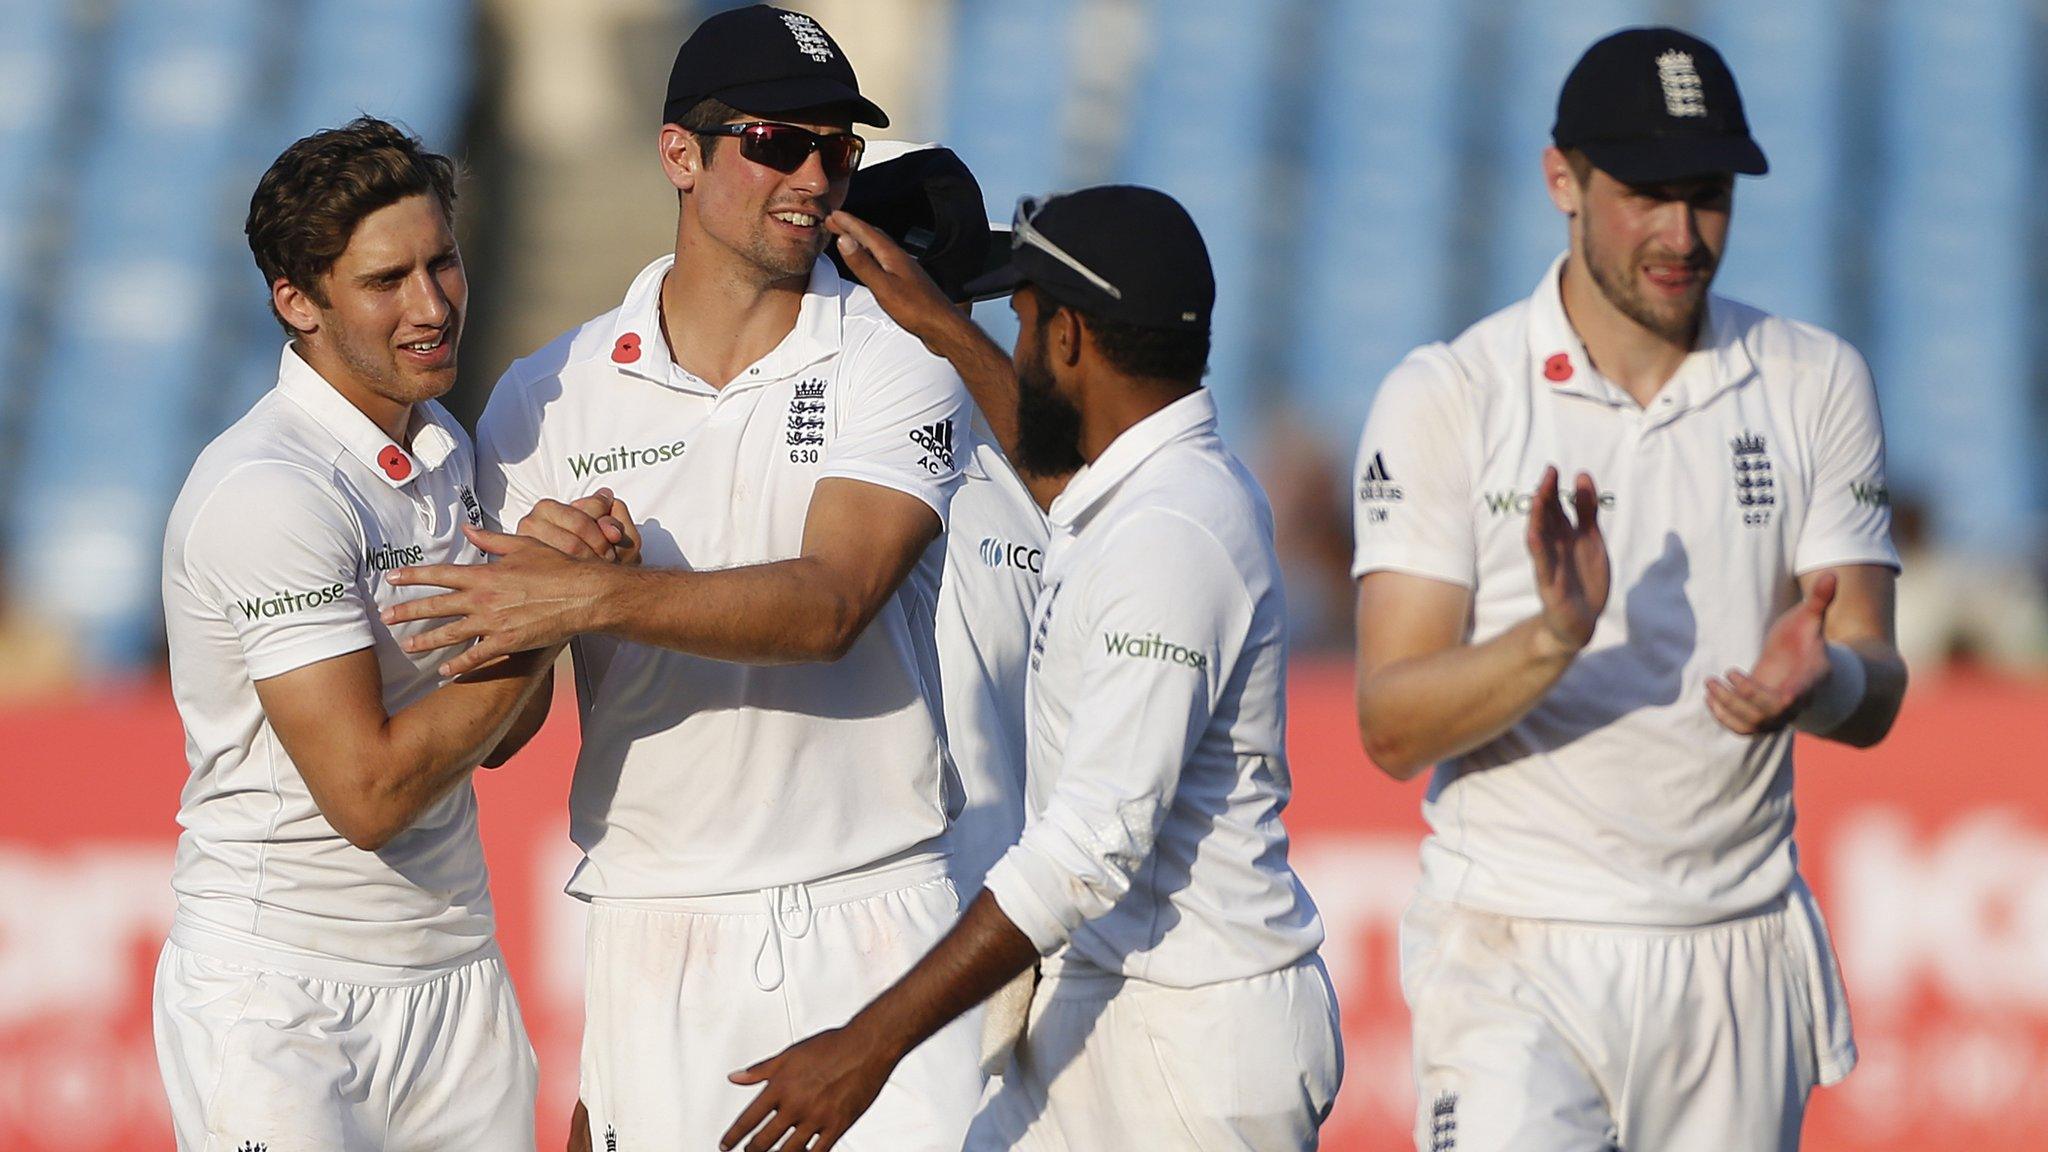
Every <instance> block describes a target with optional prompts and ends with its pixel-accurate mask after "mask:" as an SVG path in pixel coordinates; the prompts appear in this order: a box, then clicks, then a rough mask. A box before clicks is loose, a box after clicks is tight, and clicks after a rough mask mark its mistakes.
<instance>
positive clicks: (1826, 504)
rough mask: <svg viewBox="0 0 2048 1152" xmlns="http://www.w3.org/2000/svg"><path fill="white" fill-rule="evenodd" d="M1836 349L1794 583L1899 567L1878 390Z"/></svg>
mask: <svg viewBox="0 0 2048 1152" xmlns="http://www.w3.org/2000/svg"><path fill="white" fill-rule="evenodd" d="M1840 347H1841V355H1840V357H1839V358H1838V359H1837V361H1836V365H1835V370H1834V371H1833V373H1831V375H1830V378H1829V381H1828V384H1829V387H1828V390H1827V393H1826V396H1825V399H1824V401H1823V405H1822V408H1821V411H1820V413H1819V417H1818V419H1817V420H1816V421H1815V422H1814V432H1813V437H1814V439H1813V445H1812V451H1811V457H1812V459H1813V487H1812V492H1811V494H1810V496H1809V497H1808V503H1807V508H1806V519H1805V522H1804V523H1803V524H1802V525H1801V527H1800V530H1799V541H1798V543H1797V545H1795V547H1794V549H1793V555H1792V562H1793V570H1794V571H1795V572H1796V573H1797V574H1800V575H1804V574H1806V573H1808V572H1815V571H1818V570H1820V569H1822V568H1833V567H1837V566H1840V565H1844V564H1879V565H1883V566H1885V567H1888V568H1892V569H1897V568H1898V567H1899V553H1898V550H1897V549H1896V548H1894V547H1893V546H1892V502H1891V492H1890V490H1889V489H1888V488H1886V486H1885V474H1884V425H1883V423H1882V421H1881V420H1880V418H1879V416H1878V410H1877V389H1876V387H1875V386H1874V385H1873V384H1872V382H1871V378H1870V367H1869V365H1868V364H1866V363H1864V360H1863V357H1862V355H1861V354H1859V353H1858V352H1857V351H1856V350H1855V349H1854V348H1852V347H1850V346H1849V345H1848V344H1846V343H1845V344H1842V345H1841V346H1840Z"/></svg>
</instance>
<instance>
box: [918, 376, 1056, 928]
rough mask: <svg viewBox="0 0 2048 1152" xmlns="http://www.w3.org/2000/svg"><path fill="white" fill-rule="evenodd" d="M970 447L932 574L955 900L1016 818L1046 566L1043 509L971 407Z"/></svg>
mask: <svg viewBox="0 0 2048 1152" xmlns="http://www.w3.org/2000/svg"><path fill="white" fill-rule="evenodd" d="M974 420H975V424H974V454H973V455H971V456H969V457H968V458H967V464H966V471H965V473H964V475H963V477H962V481H961V484H960V490H959V491H957V492H955V493H954V494H953V508H952V512H951V513H950V515H949V517H948V523H947V526H946V568H945V575H944V576H943V577H942V578H941V580H940V583H939V606H938V624H937V627H938V641H939V684H940V687H941V689H942V690H943V692H944V695H945V704H946V708H945V716H946V747H947V748H948V749H949V750H950V751H951V752H952V754H953V764H954V766H955V767H956V768H958V769H959V772H960V784H961V789H962V791H963V792H964V794H965V796H964V799H965V802H966V806H965V807H964V808H963V809H962V810H961V811H960V813H959V814H958V815H957V816H955V817H954V819H953V826H952V830H951V832H950V833H949V834H948V836H947V840H948V842H949V844H950V845H951V847H952V852H953V867H952V876H953V883H954V885H955V886H956V887H957V888H959V890H960V898H961V899H962V901H965V900H968V899H971V898H972V897H973V896H974V894H975V893H976V892H978V891H980V890H981V881H982V877H983V876H985V875H986V874H987V873H988V869H989V865H991V864H994V863H995V862H996V859H997V858H998V857H1000V856H1001V855H1002V854H1003V853H1004V852H1005V851H1007V850H1008V849H1009V847H1010V845H1012V844H1015V843H1016V842H1017V836H1018V833H1019V832H1021V831H1022V830H1023V827H1024V740H1025V736H1024V733H1025V727H1024V676H1025V660H1026V658H1027V657H1028V656H1029V655H1030V648H1031V608H1032V605H1034V604H1035V603H1037V600H1038V588H1039V576H1040V574H1041V573H1042V572H1043V571H1044V569H1045V544H1046V523H1045V513H1044V512H1043V511H1042V510H1040V509H1039V507H1038V504H1037V502H1036V501H1034V500H1033V499H1032V498H1031V490H1030V489H1028V488H1026V487H1025V486H1024V481H1023V480H1022V479H1021V478H1020V477H1019V476H1018V475H1017V473H1016V471H1015V469H1013V468H1012V467H1011V465H1010V461H1009V459H1008V458H1006V457H1005V456H1004V455H1003V453H1002V450H1001V449H999V448H997V447H996V445H995V437H994V435H993V434H991V433H990V432H989V430H988V429H987V427H986V426H985V425H984V424H983V423H982V421H981V416H980V413H979V412H977V413H975V417H974Z"/></svg>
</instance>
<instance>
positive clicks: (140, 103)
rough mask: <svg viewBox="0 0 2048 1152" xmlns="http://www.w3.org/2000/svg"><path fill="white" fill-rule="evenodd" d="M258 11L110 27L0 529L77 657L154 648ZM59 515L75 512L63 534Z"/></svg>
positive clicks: (134, 10) (171, 9)
mask: <svg viewBox="0 0 2048 1152" xmlns="http://www.w3.org/2000/svg"><path fill="white" fill-rule="evenodd" d="M260 7H261V6H260V5H259V4H258V3H256V2H255V0H164V2H161V3H149V4H133V5H128V6H124V7H122V8H120V9H119V10H118V19H116V20H115V21H114V22H113V23H112V24H111V25H110V26H109V29H108V40H107V41H106V43H105V46H104V50H103V57H102V59H103V62H104V67H103V73H102V75H101V76H100V78H99V80H98V83H99V84H100V85H102V86H103V89H104V97H105V100H104V103H103V104H102V105H100V106H99V107H98V109H97V113H98V115H97V118H96V120H95V122H94V123H92V124H91V125H89V126H86V133H85V135H86V138H87V139H88V140H89V143H88V144H87V146H86V151H85V155H84V158H83V165H82V168H81V170H80V171H79V173H78V188H77V192H76V200H75V203H74V205H73V219H74V221H75V222H76V226H75V228H74V230H73V242H72V244H71V246H70V247H69V249H68V251H67V252H66V254H65V255H64V257H63V260H62V262H61V264H60V265H59V267H58V268H57V270H56V275H55V291H54V293H53V296H52V299H53V300H54V305H53V307H52V308H51V310H50V320H49V333H48V340H49V351H48V355H47V357H46V359H45V360H44V361H43V363H42V365H41V368H40V371H39V372H38V373H37V374H36V376H35V381H36V383H35V384H34V394H33V395H32V396H31V397H30V403H29V412H28V417H27V421H26V424H25V434H24V436H23V446H22V461H23V462H22V465H21V469H20V473H19V476H18V482H17V483H16V484H14V485H13V491H12V498H11V501H10V503H11V505H12V507H11V508H10V513H11V515H10V523H9V525H8V531H9V542H10V545H11V546H10V548H9V552H10V554H11V555H12V556H14V557H15V560H16V563H15V572H14V577H15V579H17V580H18V581H19V582H20V585H21V592H22V594H23V598H24V599H25V601H27V602H28V604H29V605H30V606H31V607H32V608H33V609H37V610H41V611H45V612H48V613H51V614H53V615H55V616H58V617H61V618H65V619H68V620H70V621H72V622H73V623H74V624H75V625H76V626H77V627H78V628H79V630H80V635H79V641H80V643H81V645H82V648H83V655H84V657H85V660H86V663H87V664H88V666H119V665H122V664H126V663H132V662H134V661H135V660H137V659H140V658H143V657H145V656H147V655H148V654H150V653H152V652H153V651H155V650H156V648H157V647H158V641H157V625H156V620H157V597H156V587H157V567H158V563H157V562H158V557H159V545H160V541H161V539H162V531H163V521H164V514H165V512H166V511H167V510H168V507H169V503H170V499H171V496H172V495H173V494H174V493H175V491H176V488H177V484H178V482H179V480H180V479H181V478H182V476H183V474H184V471H185V468H186V466H187V465H188V464H189V463H190V461H191V455H192V453H191V447H192V444H191V439H192V437H191V434H190V431H191V430H190V413H191V411H192V408H193V403H194V399H195V397H196V396H197V395H198V394H199V391H200V389H201V388H203V387H205V386H206V383H207V381H208V380H209V379H211V371H210V369H211V368H212V366H213V364H214V361H215V357H217V356H218V355H219V354H220V353H221V351H222V349H223V348H224V347H225V342H224V341H223V340H222V339H221V338H220V335H221V331H222V329H221V327H220V325H219V323H218V320H219V317H217V316H216V315H215V314H214V310H213V308H212V306H211V305H212V303H213V301H214V299H215V297H216V293H215V292H214V291H213V287H212V286H213V284H214V281H215V278H216V276H217V275H218V273H219V271H220V264H219V255H218V253H219V250H218V246H217V245H216V243H215V240H214V238H215V236H216V235H217V229H218V228H219V226H220V223H221V221H222V219H223V217H224V214H225V213H226V212H227V211H229V210H230V203H231V197H230V196H229V188H228V185H227V182H226V176H227V172H228V168H227V164H226V160H227V157H228V154H229V150H230V148H231V145H230V143H229V142H230V141H231V140H233V139H234V138H235V134H236V133H237V132H238V131H240V130H241V129H242V128H243V127H244V126H245V125H246V124H247V122H248V117H249V115H250V112H251V109H252V108H253V106H254V102H255V100H256V98H257V92H256V83H255V81H256V62H257V61H258V60H259V59H260V58H261V56H260V45H259V44H258V43H257V42H256V37H257V35H258V32H259V30H260V29H261V28H262V27H263V23H262V21H261V20H260V19H259V18H258V17H259V15H260V13H259V8H260ZM57 509H70V510H75V511H73V512H72V513H70V514H69V515H67V516H65V517H64V518H63V521H62V530H61V533H53V532H52V528H53V526H54V525H55V524H57V523H59V521H58V520H57V519H55V518H53V515H54V514H55V513H56V510H57ZM53 536H54V539H53ZM59 542H61V544H62V546H61V547H58V546H53V545H54V544H56V543H59Z"/></svg>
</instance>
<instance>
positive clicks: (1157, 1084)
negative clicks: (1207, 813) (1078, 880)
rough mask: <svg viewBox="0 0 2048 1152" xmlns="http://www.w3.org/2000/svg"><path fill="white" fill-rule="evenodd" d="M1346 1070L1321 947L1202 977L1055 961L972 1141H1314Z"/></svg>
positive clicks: (974, 1150)
mask: <svg viewBox="0 0 2048 1152" xmlns="http://www.w3.org/2000/svg"><path fill="white" fill-rule="evenodd" d="M1343 1076H1344V1049H1343V1039H1342V1034H1341V1032H1340V1031H1339V1028H1338V1022H1337V996H1336V992H1335V991H1334V990H1333V989H1332V988H1331V986H1330V976H1329V973H1328V972H1327V971H1325V970H1324V968H1323V961H1322V958H1321V957H1320V956H1317V955H1316V954H1314V953H1310V954H1309V955H1308V956H1307V957H1305V958H1303V959H1302V960H1301V961H1299V962H1298V963H1296V964H1294V965H1293V966H1292V967H1288V968H1283V969H1281V970H1280V971H1278V972H1268V973H1265V974H1263V975H1259V976H1252V977H1248V978H1246V979H1242V980H1223V981H1219V982H1217V983H1214V984H1204V985H1201V986H1200V987H1196V988H1169V987H1167V986H1165V985H1162V984H1148V983H1146V982H1144V981H1142V980H1135V979H1129V978H1126V977H1121V976H1114V975H1109V974H1106V973H1103V972H1101V971H1099V970H1095V969H1092V968H1088V969H1079V970H1077V969H1076V968H1074V967H1071V966H1068V967H1058V968H1051V969H1049V970H1048V974H1047V977H1046V979H1045V981H1044V982H1043V983H1041V984H1040V985H1039V986H1038V991H1037V994H1036V995H1034V996H1033V997H1032V1000H1031V1012H1030V1016H1029V1022H1028V1023H1027V1024H1026V1026H1025V1031H1024V1036H1023V1038H1022V1039H1021V1040H1019V1041H1018V1043H1017V1047H1016V1049H1015V1051H1014V1052H1013V1053H1012V1054H1011V1057H1010V1062H1009V1065H1008V1066H1007V1067H1006V1068H1005V1069H1004V1071H1003V1074H1002V1076H1001V1077H1000V1078H998V1079H996V1080H992V1081H990V1082H989V1087H988V1093H987V1095H986V1097H985V1098H984V1099H983V1101H982V1106H981V1112H980V1113H979V1114H978V1115H977V1116H975V1118H974V1127H973V1128H972V1129H971V1130H970V1131H969V1133H968V1136H967V1152H996V1150H998V1149H1020V1150H1028V1152H1112V1150H1119V1149H1146V1150H1147V1152H1152V1150H1179V1149H1194V1150H1199V1152H1225V1150H1230V1152H1236V1150H1240V1149H1242V1150H1244V1152H1293V1150H1295V1149H1312V1148H1314V1147H1316V1138H1317V1132H1318V1130H1319V1129H1320V1128H1321V1126H1322V1123H1323V1120H1324V1119H1325V1118H1327V1117H1328V1116H1329V1114H1330V1106H1331V1104H1332V1103H1333V1102H1334V1101H1335V1100H1336V1098H1337V1085H1338V1083H1339V1082H1340V1081H1341V1080H1342V1079H1343Z"/></svg>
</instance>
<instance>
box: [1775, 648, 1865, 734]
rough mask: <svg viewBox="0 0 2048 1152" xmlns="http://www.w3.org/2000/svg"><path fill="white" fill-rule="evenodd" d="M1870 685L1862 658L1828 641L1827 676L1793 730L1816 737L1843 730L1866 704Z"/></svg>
mask: <svg viewBox="0 0 2048 1152" xmlns="http://www.w3.org/2000/svg"><path fill="white" fill-rule="evenodd" d="M1868 681H1869V673H1868V672H1867V671H1866V670H1865V669H1864V667H1863V657H1861V656H1858V655H1857V654H1856V650H1855V649H1853V648H1851V647H1849V646H1848V645H1846V644H1836V643H1834V642H1833V641H1829V642H1828V674H1827V676H1826V678H1825V679H1823V680H1822V681H1821V682H1820V683H1819V684H1818V685H1817V686H1815V688H1814V690H1813V695H1812V696H1811V697H1810V698H1808V699H1807V701H1806V707H1804V708H1801V709H1800V710H1799V715H1798V716H1796V717H1794V718H1793V720H1792V726H1793V727H1794V728H1797V729H1799V730H1800V731H1801V732H1811V733H1813V734H1814V735H1815V736H1826V735H1827V734H1829V733H1830V732H1833V731H1834V730H1835V729H1837V728H1840V727H1841V726H1842V722H1843V721H1845V720H1847V719H1848V718H1849V714H1850V713H1852V712H1854V711H1856V706H1857V705H1859V704H1861V703H1863V689H1864V688H1865V687H1866V686H1867V683H1868Z"/></svg>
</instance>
